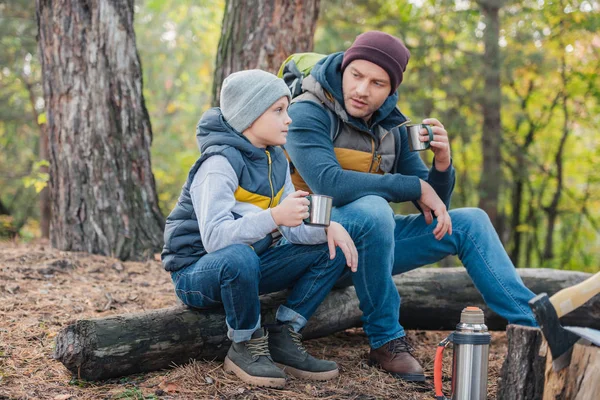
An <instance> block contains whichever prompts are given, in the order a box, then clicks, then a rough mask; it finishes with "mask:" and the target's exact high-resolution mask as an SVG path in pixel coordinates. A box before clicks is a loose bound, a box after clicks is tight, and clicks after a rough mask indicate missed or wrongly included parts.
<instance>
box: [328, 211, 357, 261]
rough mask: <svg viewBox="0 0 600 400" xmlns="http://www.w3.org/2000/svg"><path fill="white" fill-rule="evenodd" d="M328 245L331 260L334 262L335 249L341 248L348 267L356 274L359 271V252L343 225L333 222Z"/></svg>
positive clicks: (329, 228) (330, 226)
mask: <svg viewBox="0 0 600 400" xmlns="http://www.w3.org/2000/svg"><path fill="white" fill-rule="evenodd" d="M327 243H328V244H329V258H330V259H332V260H333V259H334V258H335V247H336V246H337V247H339V248H340V249H341V250H342V252H343V253H344V256H345V257H346V265H348V267H349V268H350V269H351V270H352V272H356V270H357V269H358V251H357V250H356V246H355V245H354V241H353V240H352V238H351V237H350V235H349V234H348V232H347V231H346V229H344V227H343V226H342V225H340V224H338V223H337V222H333V221H332V222H331V224H330V225H329V227H328V228H327Z"/></svg>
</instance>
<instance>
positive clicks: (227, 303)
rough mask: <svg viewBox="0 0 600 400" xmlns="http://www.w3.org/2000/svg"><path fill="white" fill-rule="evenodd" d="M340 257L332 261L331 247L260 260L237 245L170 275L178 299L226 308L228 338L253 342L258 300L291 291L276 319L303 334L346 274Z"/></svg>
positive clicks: (281, 252) (297, 249) (274, 252)
mask: <svg viewBox="0 0 600 400" xmlns="http://www.w3.org/2000/svg"><path fill="white" fill-rule="evenodd" d="M345 264H346V259H345V258H344V255H343V253H342V252H341V251H339V249H338V251H336V257H335V258H334V259H333V260H330V259H329V249H328V246H327V243H324V244H319V245H313V246H303V245H294V244H290V243H285V244H280V245H278V246H275V247H272V248H270V249H268V250H267V251H265V252H264V253H262V254H261V255H260V256H258V255H257V254H256V253H255V252H254V250H252V248H251V247H250V246H247V245H242V244H237V245H232V246H228V247H225V248H223V249H221V250H218V251H215V252H214V253H209V254H206V255H205V256H203V257H202V258H200V260H198V262H196V263H195V264H193V265H190V266H189V267H186V268H183V269H181V270H179V271H175V272H173V273H172V274H171V278H172V279H173V283H174V284H175V292H176V294H177V297H179V298H180V299H181V301H183V303H184V304H186V305H188V306H190V307H196V308H205V307H215V306H221V305H223V307H224V308H225V315H226V322H227V326H228V328H229V329H228V336H229V338H230V339H231V340H232V341H234V342H242V341H246V340H249V339H250V338H251V336H252V333H253V332H254V331H255V330H256V329H258V328H259V327H260V301H259V299H258V296H259V294H264V293H272V292H276V291H279V290H283V289H286V288H290V287H291V291H290V293H289V296H288V298H287V301H286V303H285V304H284V305H282V306H280V307H279V309H278V310H277V315H276V318H277V319H278V320H279V321H282V322H286V323H289V324H290V325H291V326H292V327H293V328H294V330H296V331H299V330H300V329H301V328H302V327H304V325H306V321H307V320H308V319H309V318H310V317H311V315H312V314H313V313H314V312H315V310H316V309H317V307H318V306H319V304H321V302H322V301H323V300H324V299H325V297H326V296H327V294H328V293H329V291H330V290H331V288H332V287H333V285H334V284H335V282H336V280H337V279H338V278H339V277H340V274H341V273H342V272H343V269H344V266H345Z"/></svg>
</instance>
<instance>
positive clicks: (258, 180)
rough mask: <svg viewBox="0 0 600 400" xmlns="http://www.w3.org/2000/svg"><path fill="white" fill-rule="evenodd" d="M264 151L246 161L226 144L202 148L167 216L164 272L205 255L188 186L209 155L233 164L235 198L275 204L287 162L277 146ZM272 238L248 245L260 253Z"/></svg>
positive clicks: (278, 199)
mask: <svg viewBox="0 0 600 400" xmlns="http://www.w3.org/2000/svg"><path fill="white" fill-rule="evenodd" d="M267 151H268V153H267V157H265V159H264V160H263V159H261V160H250V159H248V158H247V157H245V156H244V155H243V153H242V152H240V151H239V150H238V149H236V148H235V147H232V146H229V145H221V146H210V147H208V148H207V149H206V150H205V151H204V154H203V155H202V156H201V157H200V158H199V159H198V160H197V161H196V163H195V164H194V165H193V166H192V168H191V169H190V172H189V174H188V177H187V180H186V182H185V184H184V185H183V188H182V190H181V194H180V195H179V200H178V201H177V205H176V206H175V208H174V209H173V211H171V213H170V214H169V216H168V217H167V221H166V224H165V233H164V239H165V244H164V247H163V251H162V253H161V258H162V262H163V266H164V268H165V269H166V270H167V271H171V272H172V271H177V270H180V269H181V268H185V267H187V266H189V265H192V264H194V263H195V262H196V261H198V260H199V259H200V258H201V257H202V256H204V255H205V254H206V250H205V249H204V245H203V244H202V238H201V237H200V228H199V226H198V218H197V217H196V213H195V212H194V206H193V204H192V198H191V196H190V186H191V184H192V181H193V180H194V176H195V175H196V172H197V171H198V169H199V168H200V166H201V165H202V163H203V162H204V161H205V160H206V159H208V158H209V157H212V156H214V155H221V156H224V157H226V158H227V160H228V161H229V163H230V164H231V166H232V167H233V170H234V171H235V173H236V175H237V177H238V181H239V183H238V185H239V186H238V189H237V190H236V191H235V198H236V201H240V202H246V203H252V204H254V205H256V206H257V207H259V208H261V209H264V210H266V209H267V208H270V207H275V206H276V205H277V204H279V201H280V199H281V195H282V194H283V189H284V185H285V178H286V174H287V161H286V159H285V155H284V154H283V151H282V150H281V148H279V147H269V148H268V150H267ZM269 159H270V162H269ZM234 217H235V218H236V219H238V218H241V217H242V216H241V215H237V214H235V213H234ZM272 241H273V237H272V235H271V234H269V235H267V236H265V237H264V238H263V239H261V240H260V241H258V242H256V243H254V244H253V245H252V247H253V248H254V250H255V251H256V253H257V254H260V253H262V252H263V251H265V250H266V249H268V248H269V246H270V245H271V244H272Z"/></svg>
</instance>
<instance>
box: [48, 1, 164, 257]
mask: <svg viewBox="0 0 600 400" xmlns="http://www.w3.org/2000/svg"><path fill="white" fill-rule="evenodd" d="M36 6H37V22H38V29H39V31H38V33H39V50H40V59H41V64H42V74H43V83H44V98H45V101H46V107H47V132H48V138H49V143H50V148H49V151H50V185H49V187H50V197H51V202H52V219H51V242H52V245H53V246H54V247H56V248H59V249H61V250H69V251H86V252H89V253H94V254H104V255H109V256H114V257H119V258H121V259H140V258H142V257H144V256H145V255H147V254H148V253H149V252H155V251H157V250H159V249H160V246H161V245H162V230H163V225H164V219H163V216H162V214H161V212H160V210H159V207H158V199H157V195H156V189H155V183H154V176H153V175H152V170H151V163H150V144H151V142H152V130H151V126H150V118H149V116H148V112H147V110H146V105H145V103H144V98H143V96H142V71H141V65H140V60H139V57H138V53H137V50H136V46H135V34H134V32H133V1H128V0H98V1H93V2H86V1H67V2H64V1H53V0H37V1H36Z"/></svg>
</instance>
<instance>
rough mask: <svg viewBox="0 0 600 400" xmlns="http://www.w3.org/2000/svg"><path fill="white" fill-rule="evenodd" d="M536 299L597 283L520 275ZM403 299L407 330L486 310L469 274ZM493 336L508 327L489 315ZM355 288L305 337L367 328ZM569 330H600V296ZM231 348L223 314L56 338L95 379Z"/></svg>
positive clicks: (94, 325) (176, 313) (330, 299)
mask: <svg viewBox="0 0 600 400" xmlns="http://www.w3.org/2000/svg"><path fill="white" fill-rule="evenodd" d="M519 272H520V273H521V276H522V278H523V280H524V282H525V284H526V285H528V286H529V287H530V288H531V289H532V290H533V291H534V292H536V293H537V292H541V291H545V292H547V293H549V294H552V293H555V292H556V291H558V290H560V289H562V288H564V287H567V286H571V285H573V284H575V283H578V282H581V281H582V280H584V279H586V278H587V277H589V276H590V274H585V273H581V272H566V271H557V270H533V269H527V270H519ZM394 280H395V283H396V286H397V288H398V291H399V292H401V294H402V296H403V301H402V307H401V310H400V322H401V323H402V324H403V326H404V327H405V328H407V329H445V330H452V329H454V328H455V326H456V324H457V323H458V321H459V319H460V312H461V310H462V309H463V308H464V307H466V306H468V305H476V306H479V307H481V308H483V309H484V310H486V307H485V305H484V303H483V300H482V299H481V296H480V295H479V293H478V292H477V290H476V289H475V288H474V287H473V284H472V283H471V281H470V279H469V277H468V276H467V274H466V272H465V271H464V269H463V268H447V269H438V268H421V269H418V270H414V271H411V272H408V273H406V274H402V275H399V276H396V277H394ZM286 294H287V293H286V292H285V291H284V292H278V293H274V294H270V295H266V296H262V298H261V303H262V313H263V315H262V320H263V321H265V322H266V323H268V322H269V321H274V318H275V312H276V309H277V307H278V305H279V304H281V303H283V301H284V299H285V296H286ZM485 314H486V324H488V326H489V327H490V328H491V329H504V327H505V326H506V321H504V320H503V319H502V318H500V317H499V316H497V315H496V314H494V313H492V312H491V311H490V310H486V311H485ZM361 315H362V313H361V311H360V309H359V307H358V299H357V297H356V292H355V290H354V287H346V288H340V289H335V290H333V291H332V292H331V293H330V294H329V295H328V296H327V298H326V299H325V301H324V302H323V303H322V304H321V305H320V306H319V308H318V309H317V311H316V313H315V314H314V315H313V317H312V318H311V319H310V321H309V323H308V325H307V326H306V328H305V329H304V331H303V335H304V337H305V338H315V337H321V336H326V335H329V334H331V333H334V332H338V331H342V330H345V329H348V328H351V327H355V326H360V325H361ZM567 317H569V318H568V319H566V318H565V319H563V321H562V322H563V323H564V324H565V325H575V324H577V325H585V326H591V327H598V328H600V296H596V298H594V299H593V300H592V301H590V302H588V303H587V304H586V305H585V306H584V307H580V308H579V309H577V310H575V311H573V312H572V313H570V314H568V315H567ZM228 347H229V341H228V339H227V336H226V326H225V316H224V313H223V310H222V309H212V310H201V311H200V310H192V309H189V308H186V307H181V306H180V307H172V308H166V309H161V310H153V311H149V312H144V313H138V314H128V315H120V316H113V317H108V318H101V319H91V320H80V321H77V322H76V323H74V324H72V325H69V326H68V327H66V328H64V329H63V330H62V331H61V332H60V333H59V334H58V336H57V338H56V347H55V353H54V357H55V358H56V359H58V360H60V361H61V362H62V363H63V364H64V365H65V366H66V367H67V368H68V369H69V370H70V371H72V372H73V373H74V374H77V375H78V376H79V377H81V378H84V379H89V380H101V379H107V378H111V377H115V376H121V375H129V374H133V373H138V372H146V371H153V370H157V369H162V368H168V367H170V366H171V365H172V364H173V363H175V364H183V363H186V362H188V361H189V359H214V358H216V359H222V358H223V357H224V355H225V353H226V352H227V348H228Z"/></svg>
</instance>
